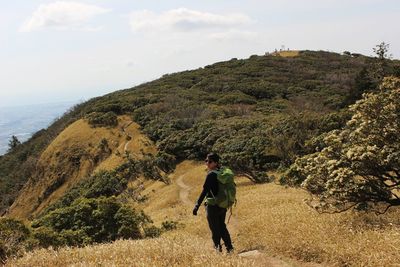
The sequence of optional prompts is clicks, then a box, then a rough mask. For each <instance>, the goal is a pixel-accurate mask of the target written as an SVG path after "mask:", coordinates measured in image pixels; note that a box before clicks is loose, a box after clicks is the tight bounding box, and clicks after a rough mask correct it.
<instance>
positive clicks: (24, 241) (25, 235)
mask: <svg viewBox="0 0 400 267" xmlns="http://www.w3.org/2000/svg"><path fill="white" fill-rule="evenodd" d="M34 246H35V242H34V240H33V239H32V235H31V231H30V229H29V228H28V227H26V226H25V225H24V224H23V223H22V222H21V221H18V220H16V219H12V218H0V260H1V261H5V260H6V259H7V258H8V257H13V256H20V255H22V254H23V252H25V251H26V250H30V249H32V248H33V247H34Z"/></svg>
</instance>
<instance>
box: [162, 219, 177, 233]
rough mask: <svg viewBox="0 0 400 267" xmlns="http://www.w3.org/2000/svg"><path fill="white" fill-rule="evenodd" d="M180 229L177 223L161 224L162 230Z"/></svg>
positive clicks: (166, 222) (165, 222) (167, 222)
mask: <svg viewBox="0 0 400 267" xmlns="http://www.w3.org/2000/svg"><path fill="white" fill-rule="evenodd" d="M177 228H178V222H175V221H164V222H162V224H161V230H163V231H172V230H175V229H177Z"/></svg>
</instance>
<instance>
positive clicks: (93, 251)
mask: <svg viewBox="0 0 400 267" xmlns="http://www.w3.org/2000/svg"><path fill="white" fill-rule="evenodd" d="M7 266H27V267H28V266H29V267H31V266H43V267H46V266H48V267H53V266H143V267H148V266H168V267H169V266H256V265H255V264H254V261H252V260H249V259H242V258H240V257H238V256H237V255H232V256H230V255H219V253H217V252H215V251H214V250H212V249H210V247H209V246H207V245H206V244H205V243H204V240H202V239H201V238H198V237H196V236H189V237H188V236H187V235H184V236H180V235H176V236H174V237H173V238H172V237H170V238H165V237H161V238H157V239H147V240H140V241H132V240H121V241H116V242H114V243H112V244H104V245H97V246H90V247H84V248H80V249H77V248H63V249H60V250H59V251H54V250H39V251H35V252H34V253H29V254H27V255H26V256H25V257H24V258H21V259H19V260H17V261H14V262H10V263H9V264H8V265H7Z"/></svg>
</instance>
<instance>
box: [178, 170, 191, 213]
mask: <svg viewBox="0 0 400 267" xmlns="http://www.w3.org/2000/svg"><path fill="white" fill-rule="evenodd" d="M184 177H185V175H181V176H179V177H178V179H177V180H176V183H177V185H178V186H179V199H180V200H181V201H182V202H183V203H184V204H185V205H188V206H190V205H193V203H192V202H191V201H190V200H189V191H190V189H191V187H190V186H188V185H186V184H185V183H184V182H183V178H184Z"/></svg>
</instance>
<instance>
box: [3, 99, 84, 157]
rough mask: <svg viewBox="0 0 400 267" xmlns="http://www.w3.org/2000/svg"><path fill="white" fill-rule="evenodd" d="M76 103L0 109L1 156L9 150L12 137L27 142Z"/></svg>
mask: <svg viewBox="0 0 400 267" xmlns="http://www.w3.org/2000/svg"><path fill="white" fill-rule="evenodd" d="M75 104H76V102H62V103H50V104H37V105H27V106H15V107H0V155H3V154H5V153H6V152H7V150H8V143H9V141H10V139H11V136H13V135H15V136H16V137H17V138H18V140H19V141H21V142H25V141H26V140H28V139H29V138H30V137H31V136H32V135H33V134H34V133H36V132H37V131H39V130H41V129H44V128H47V127H48V126H49V125H50V124H51V123H52V122H54V121H55V120H56V119H57V118H59V117H60V116H61V115H63V114H64V113H65V112H66V111H68V110H69V109H70V108H71V107H72V106H74V105H75Z"/></svg>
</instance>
